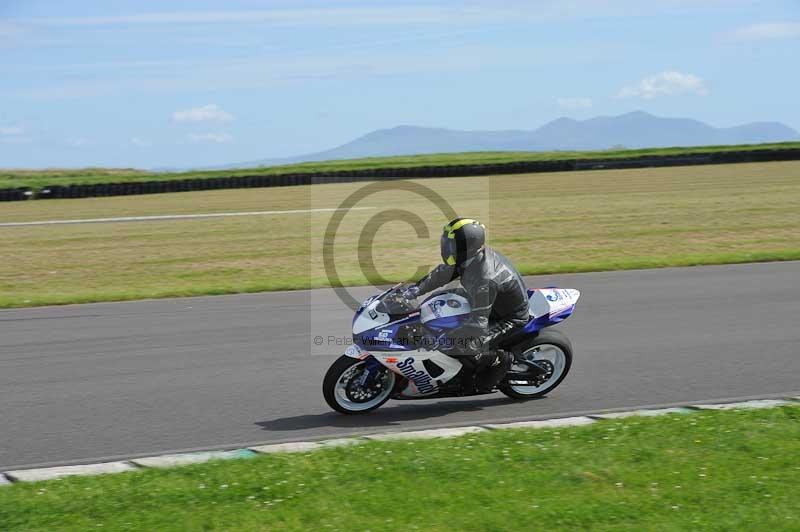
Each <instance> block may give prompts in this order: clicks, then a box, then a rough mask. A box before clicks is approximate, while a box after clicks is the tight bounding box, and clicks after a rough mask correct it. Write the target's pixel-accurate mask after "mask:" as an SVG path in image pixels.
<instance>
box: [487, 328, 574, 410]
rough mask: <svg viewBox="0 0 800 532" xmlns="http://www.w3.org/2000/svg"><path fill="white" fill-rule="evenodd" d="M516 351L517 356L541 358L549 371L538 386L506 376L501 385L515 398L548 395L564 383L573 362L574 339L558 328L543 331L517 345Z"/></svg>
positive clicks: (500, 387)
mask: <svg viewBox="0 0 800 532" xmlns="http://www.w3.org/2000/svg"><path fill="white" fill-rule="evenodd" d="M514 352H515V353H517V358H525V359H527V360H530V361H541V363H542V364H544V365H545V367H548V368H549V371H548V373H547V374H546V375H545V377H546V378H545V380H543V381H542V382H540V383H538V384H537V385H535V386H534V385H524V386H523V385H512V384H509V383H508V382H507V381H506V380H504V381H503V382H501V383H500V384H499V385H498V387H497V388H498V389H499V390H500V391H501V392H503V393H504V394H505V395H507V396H509V397H511V398H512V399H522V400H525V399H535V398H537V397H542V396H543V395H546V394H547V393H549V392H551V391H552V390H553V389H554V388H555V387H556V386H558V385H559V384H561V381H563V380H564V377H566V376H567V373H568V372H569V369H570V367H571V366H572V343H571V342H570V341H569V339H568V338H567V337H566V336H565V335H564V333H562V332H561V331H557V330H545V331H542V332H540V333H539V334H538V335H537V336H536V337H535V338H532V339H530V340H526V341H524V342H523V343H521V344H519V345H517V346H515V347H514ZM512 367H513V366H512Z"/></svg>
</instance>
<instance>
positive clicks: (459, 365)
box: [322, 285, 580, 414]
mask: <svg viewBox="0 0 800 532" xmlns="http://www.w3.org/2000/svg"><path fill="white" fill-rule="evenodd" d="M401 287H402V285H396V286H394V287H392V288H390V289H388V290H386V291H384V292H382V293H381V294H378V295H376V296H372V297H369V298H367V299H366V300H365V301H364V302H363V303H362V304H361V306H360V307H359V308H358V310H357V311H356V313H355V316H354V317H353V327H352V329H353V343H352V345H350V346H349V347H348V348H347V350H346V351H345V352H344V354H343V355H341V356H340V357H339V358H338V359H337V360H336V361H335V362H334V363H333V365H331V367H330V368H329V369H328V371H327V373H326V374H325V378H324V379H323V383H322V391H323V395H324V397H325V401H326V402H327V403H328V405H329V406H330V407H331V408H333V409H334V410H336V411H337V412H341V413H342V414H364V413H366V412H370V411H372V410H375V409H376V408H378V407H379V406H381V405H382V404H384V403H385V402H386V401H388V400H389V399H399V400H408V399H431V398H440V397H464V396H471V395H481V394H480V393H478V392H476V391H475V389H474V386H472V385H471V383H472V382H473V381H474V372H473V368H471V367H470V366H469V365H468V364H466V362H467V360H466V359H465V358H464V357H453V356H450V355H448V354H447V353H448V352H452V350H453V349H454V345H453V343H452V342H448V341H447V338H448V336H447V333H448V331H452V330H453V329H456V328H458V327H460V326H461V325H462V324H463V323H464V322H465V320H466V319H467V318H468V317H469V314H470V305H469V301H468V300H467V297H466V293H465V292H464V291H463V289H461V288H456V289H451V290H444V291H438V292H434V293H433V294H432V295H430V296H428V297H427V298H426V299H424V300H423V301H422V303H421V304H419V305H417V304H416V302H415V301H414V300H410V299H407V298H406V297H404V296H403V295H402V293H403V291H402V288H401ZM579 297H580V292H579V291H578V290H575V289H563V288H556V287H551V288H540V289H535V290H528V309H529V315H530V319H529V321H528V323H527V324H526V325H525V327H524V328H522V329H521V330H519V331H517V332H515V333H512V334H511V335H510V336H509V337H507V338H504V339H503V340H502V341H501V342H500V344H499V345H498V346H497V347H498V349H503V350H505V351H507V352H510V353H511V354H512V355H513V363H512V366H511V368H510V370H509V371H508V372H507V373H506V375H505V377H504V378H503V379H502V380H501V381H500V383H499V384H498V385H497V387H496V389H497V390H499V391H500V392H502V393H504V394H505V395H507V396H508V397H511V398H513V399H519V400H525V399H533V398H536V397H541V396H543V395H546V394H547V393H549V392H551V391H552V390H553V389H555V387H556V386H558V385H559V384H561V381H563V380H564V377H566V376H567V373H568V372H569V369H570V366H571V365H572V344H571V343H570V341H569V339H568V338H567V337H566V336H565V335H564V334H563V333H562V332H561V331H558V330H549V329H548V330H545V329H546V328H547V327H550V326H552V325H555V324H557V323H560V322H562V321H564V320H565V319H567V318H568V317H569V316H571V315H572V313H573V312H574V310H575V305H576V303H577V301H578V298H579ZM494 391H495V390H493V391H492V392H488V393H494ZM483 393H486V392H483Z"/></svg>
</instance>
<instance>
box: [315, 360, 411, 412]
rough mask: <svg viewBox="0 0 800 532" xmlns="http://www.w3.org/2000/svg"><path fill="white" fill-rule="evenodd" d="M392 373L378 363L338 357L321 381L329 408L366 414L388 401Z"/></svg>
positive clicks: (392, 381)
mask: <svg viewBox="0 0 800 532" xmlns="http://www.w3.org/2000/svg"><path fill="white" fill-rule="evenodd" d="M394 383H395V374H394V373H393V372H391V371H390V370H389V368H387V367H385V366H383V365H381V364H380V363H379V362H378V361H376V360H374V359H372V358H367V359H365V360H358V359H355V358H352V357H349V356H346V355H342V356H340V357H339V358H338V359H336V362H334V363H333V365H332V366H331V367H330V368H328V372H327V373H326V374H325V378H324V379H323V380H322V395H323V396H324V397H325V402H326V403H328V406H330V407H331V408H333V409H334V410H336V411H337V412H341V413H342V414H365V413H367V412H370V411H372V410H375V409H376V408H378V407H379V406H381V405H382V404H383V403H385V402H386V401H388V400H389V397H390V396H391V394H392V389H394Z"/></svg>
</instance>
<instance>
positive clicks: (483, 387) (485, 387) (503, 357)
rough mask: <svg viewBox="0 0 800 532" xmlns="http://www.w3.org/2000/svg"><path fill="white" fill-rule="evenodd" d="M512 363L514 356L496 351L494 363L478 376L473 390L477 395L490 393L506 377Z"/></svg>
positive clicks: (500, 350)
mask: <svg viewBox="0 0 800 532" xmlns="http://www.w3.org/2000/svg"><path fill="white" fill-rule="evenodd" d="M484 356H485V355H484ZM513 362H514V356H513V355H512V354H511V353H509V352H508V351H503V350H502V349H498V350H497V358H496V359H495V360H494V362H493V363H492V364H491V365H490V366H489V367H488V368H486V369H485V370H483V372H481V373H480V374H479V375H478V378H477V382H476V386H475V390H476V391H477V392H478V393H490V392H491V391H492V390H494V387H495V386H497V384H498V383H499V382H500V381H501V380H503V377H505V376H506V373H508V370H510V369H511V364H512V363H513Z"/></svg>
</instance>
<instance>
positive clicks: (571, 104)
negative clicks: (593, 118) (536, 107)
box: [556, 97, 592, 110]
mask: <svg viewBox="0 0 800 532" xmlns="http://www.w3.org/2000/svg"><path fill="white" fill-rule="evenodd" d="M556 103H557V104H558V106H559V107H560V108H562V109H569V110H575V109H588V108H589V107H591V106H592V99H591V98H576V97H568V98H556Z"/></svg>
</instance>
